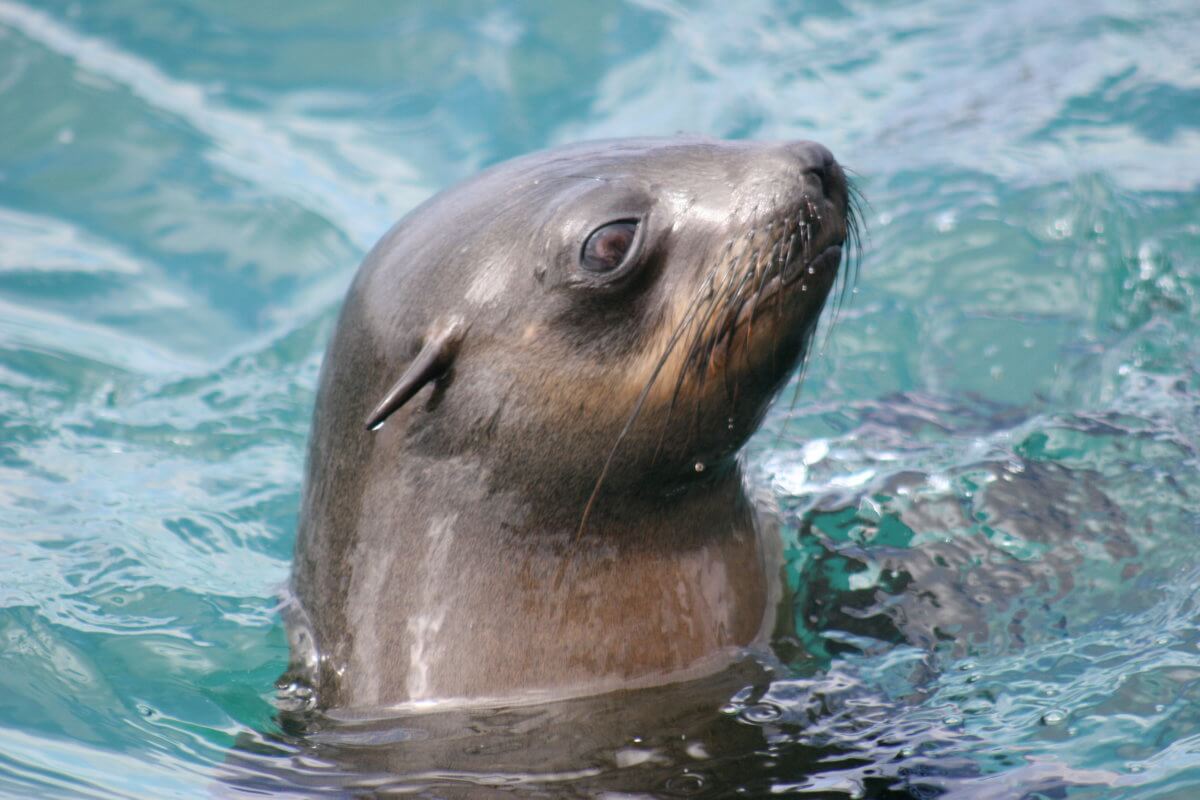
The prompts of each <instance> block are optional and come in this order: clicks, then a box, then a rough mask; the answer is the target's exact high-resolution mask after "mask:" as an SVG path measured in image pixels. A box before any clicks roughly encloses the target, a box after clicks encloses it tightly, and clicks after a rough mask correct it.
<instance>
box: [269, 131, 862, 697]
mask: <svg viewBox="0 0 1200 800" xmlns="http://www.w3.org/2000/svg"><path fill="white" fill-rule="evenodd" d="M851 209H852V204H851V201H850V194H849V191H848V185H847V181H846V178H845V176H844V173H843V171H842V169H841V168H840V166H839V165H838V163H837V161H836V160H835V159H834V158H833V156H832V155H831V154H830V153H829V151H828V150H827V149H825V148H824V147H822V146H821V145H818V144H815V143H812V142H790V143H751V142H726V141H714V140H708V139H691V138H688V139H680V138H670V139H629V140H612V141H601V142H591V143H584V144H577V145H572V146H567V147H561V148H557V149H553V150H548V151H545V152H541V153H536V154H533V155H528V156H525V157H521V158H517V159H515V160H512V161H509V162H506V163H503V164H500V165H498V166H495V167H492V168H491V169H488V170H487V171H485V172H483V173H481V174H479V175H477V176H475V177H473V178H471V179H469V180H467V181H464V182H463V183H460V184H458V185H457V186H454V187H452V188H450V189H448V190H446V191H443V192H442V193H440V194H438V195H436V196H435V197H433V198H432V199H430V200H429V201H427V202H426V203H424V204H423V205H421V206H420V207H418V208H417V209H416V210H414V211H413V212H412V213H410V214H409V215H408V216H406V217H405V218H404V219H402V220H401V221H400V222H399V223H397V225H396V226H395V227H394V228H392V229H391V231H389V232H388V233H387V234H386V235H385V236H384V237H383V239H382V240H381V241H380V242H379V243H378V244H377V245H376V246H375V247H374V248H373V249H372V250H371V252H370V253H369V254H368V255H367V256H366V258H365V260H364V261H363V264H362V266H361V267H360V268H359V271H358V273H357V275H356V276H355V278H354V281H353V283H352V285H351V287H350V290H349V294H348V296H347V298H346V301H345V304H344V306H343V308H342V311H341V315H340V318H339V320H338V323H337V327H336V330H335V333H334V335H333V339H332V342H331V343H330V345H329V349H328V352H327V355H326V358H325V361H324V364H323V367H322V370H321V377H320V382H319V388H318V392H317V400H316V408H315V412H314V421H313V430H312V437H311V441H310V448H309V455H308V466H307V477H306V481H305V488H304V494H303V501H302V510H301V519H300V525H299V533H298V539H297V544H296V554H295V565H294V571H293V581H292V588H293V594H294V600H295V603H294V607H293V611H292V613H291V614H290V617H291V618H290V620H289V635H290V639H291V646H292V665H291V668H290V670H289V678H290V679H295V680H297V681H299V682H302V683H306V684H308V685H310V686H311V687H312V688H314V689H315V690H316V698H317V699H316V701H315V702H316V704H318V705H319V706H320V707H322V708H325V709H364V708H379V707H397V706H412V705H413V704H420V703H423V702H434V701H437V702H441V703H449V702H451V701H483V700H496V699H505V700H512V699H514V698H517V697H523V698H530V699H539V698H561V697H570V696H579V695H586V694H592V693H597V692H602V691H606V690H609V689H613V688H618V687H620V688H628V687H636V686H646V685H655V684H660V683H665V682H669V681H674V680H678V679H682V678H684V677H694V676H699V675H703V674H707V673H710V672H712V671H714V670H717V669H719V668H720V667H721V666H722V665H724V664H727V663H728V662H729V661H730V660H731V659H732V658H733V656H734V655H736V654H737V653H738V652H739V650H740V649H741V648H744V647H745V646H747V645H750V644H751V643H753V642H756V641H759V640H761V638H762V637H763V635H764V632H765V631H766V629H767V627H768V626H769V625H770V624H771V617H772V612H771V603H770V602H769V597H770V596H771V593H772V590H773V589H772V586H773V583H774V575H773V574H772V572H773V571H772V570H771V568H770V567H769V566H768V565H767V564H766V563H765V557H764V552H765V549H764V545H763V542H762V541H761V538H760V535H759V531H758V529H757V527H756V523H755V518H754V514H753V509H752V508H751V506H750V504H749V503H748V502H747V500H746V497H745V495H744V490H743V485H742V478H741V474H740V470H739V468H738V464H737V460H736V458H735V456H736V454H737V452H738V450H739V448H740V447H741V446H742V444H743V443H744V442H745V441H746V439H747V437H749V435H750V434H751V433H752V432H753V431H754V429H755V428H756V427H757V425H758V423H759V422H760V420H761V418H762V416H763V414H764V413H765V410H766V408H767V405H768V403H769V401H770V400H771V398H772V397H773V396H774V394H775V393H776V392H777V390H778V389H779V387H780V386H781V385H782V384H783V383H784V382H785V381H786V380H787V379H788V377H789V376H790V375H791V374H792V373H793V371H794V369H795V368H796V366H797V364H798V363H799V362H800V361H801V359H802V358H803V357H804V355H805V352H806V349H807V347H808V344H809V341H810V339H811V336H812V333H813V330H814V328H815V327H816V323H817V319H818V316H819V314H820V312H821V309H822V307H823V305H824V303H825V300H826V297H827V296H828V295H829V293H830V289H831V287H832V286H833V284H834V282H835V278H836V277H837V275H838V274H839V265H840V263H841V260H842V250H843V245H844V244H845V243H846V241H847V237H850V238H851V239H853V237H854V227H853V214H852V212H851Z"/></svg>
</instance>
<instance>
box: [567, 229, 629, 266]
mask: <svg viewBox="0 0 1200 800" xmlns="http://www.w3.org/2000/svg"><path fill="white" fill-rule="evenodd" d="M637 226H638V222H637V220H636V219H622V220H617V221H616V222H610V223H608V224H607V225H603V226H601V227H599V228H597V229H596V230H594V231H592V233H591V235H590V236H588V238H587V241H586V242H584V243H583V253H582V255H581V256H580V258H579V261H580V264H581V266H582V267H583V268H584V269H586V270H587V271H588V272H612V271H613V270H614V269H616V268H617V267H619V266H621V264H622V263H624V261H625V256H626V255H628V254H629V248H630V247H632V246H633V237H634V234H636V233H637Z"/></svg>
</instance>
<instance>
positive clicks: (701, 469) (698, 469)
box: [696, 461, 704, 472]
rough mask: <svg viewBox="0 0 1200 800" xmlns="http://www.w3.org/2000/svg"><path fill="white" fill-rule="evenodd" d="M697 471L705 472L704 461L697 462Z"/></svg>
mask: <svg viewBox="0 0 1200 800" xmlns="http://www.w3.org/2000/svg"><path fill="white" fill-rule="evenodd" d="M696 472H704V462H703V461H697V462H696Z"/></svg>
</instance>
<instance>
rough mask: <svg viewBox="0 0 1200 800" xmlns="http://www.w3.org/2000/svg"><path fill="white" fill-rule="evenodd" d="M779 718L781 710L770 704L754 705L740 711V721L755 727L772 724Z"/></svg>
mask: <svg viewBox="0 0 1200 800" xmlns="http://www.w3.org/2000/svg"><path fill="white" fill-rule="evenodd" d="M781 716H783V710H782V709H780V708H779V706H776V705H772V704H770V703H755V704H754V705H752V706H748V707H747V708H745V709H744V710H743V711H742V719H744V720H746V722H752V723H754V724H755V725H762V724H764V723H767V722H774V721H775V720H777V719H779V718H780V717H781Z"/></svg>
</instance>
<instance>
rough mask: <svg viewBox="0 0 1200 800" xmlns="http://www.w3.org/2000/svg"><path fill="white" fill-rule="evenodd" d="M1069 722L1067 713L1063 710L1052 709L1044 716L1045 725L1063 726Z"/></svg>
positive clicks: (1043, 722)
mask: <svg viewBox="0 0 1200 800" xmlns="http://www.w3.org/2000/svg"><path fill="white" fill-rule="evenodd" d="M1066 720H1067V712H1065V711H1063V710H1061V709H1057V708H1055V709H1051V710H1050V711H1047V712H1046V713H1045V714H1042V724H1043V725H1061V724H1063V723H1064V722H1066Z"/></svg>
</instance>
